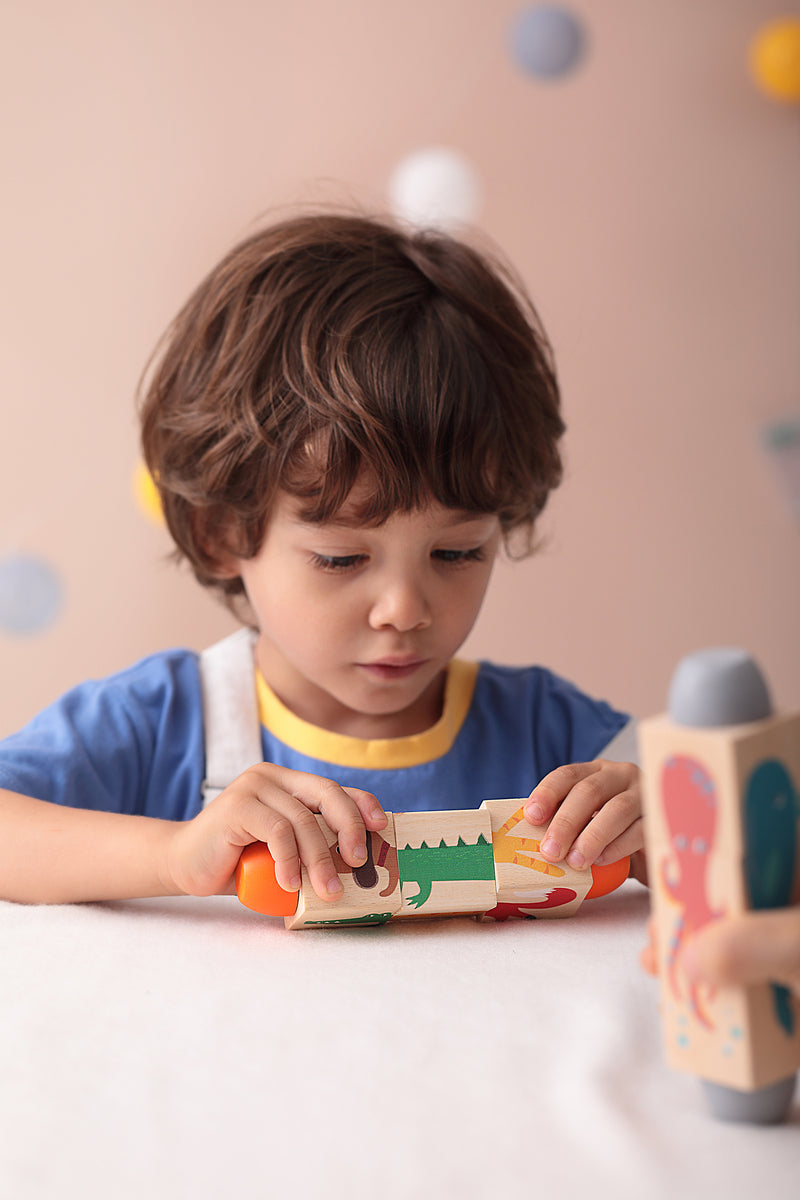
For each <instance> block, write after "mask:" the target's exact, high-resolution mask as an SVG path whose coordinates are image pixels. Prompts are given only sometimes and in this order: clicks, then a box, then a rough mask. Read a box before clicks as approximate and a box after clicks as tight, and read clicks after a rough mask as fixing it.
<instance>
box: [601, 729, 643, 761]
mask: <svg viewBox="0 0 800 1200" xmlns="http://www.w3.org/2000/svg"><path fill="white" fill-rule="evenodd" d="M638 729H639V722H638V721H636V720H630V721H628V724H627V725H623V726H622V729H620V731H619V733H617V734H615V735H614V737H613V738H612V739H611V741H610V742H609V743H608V745H607V746H605V747H604V748H603V749H602V750H601V751H600V753H599V754H598V755H597V758H607V759H609V760H610V761H611V762H631V763H636V765H637V766H638V765H639V746H638V741H637V732H638Z"/></svg>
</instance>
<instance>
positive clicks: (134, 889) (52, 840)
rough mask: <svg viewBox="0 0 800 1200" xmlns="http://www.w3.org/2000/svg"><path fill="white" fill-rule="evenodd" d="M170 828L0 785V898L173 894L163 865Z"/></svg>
mask: <svg viewBox="0 0 800 1200" xmlns="http://www.w3.org/2000/svg"><path fill="white" fill-rule="evenodd" d="M175 826H176V822H174V821H162V820H158V819H156V818H154V817H138V816H128V815H127V814H121V813H108V812H94V811H92V810H88V809H82V808H67V807H65V806H63V805H60V804H50V803H48V802H47V801H44V800H34V799H32V798H31V797H30V796H21V795H19V794H18V793H17V792H7V791H3V790H0V898H2V899H3V900H16V901H18V902H21V903H23V904H25V903H27V904H69V903H72V902H74V901H80V900H124V899H131V898H133V897H135V896H166V895H174V894H176V893H177V889H176V888H175V887H174V885H171V884H170V882H169V879H168V874H167V872H166V871H165V864H166V861H167V854H168V847H169V844H170V842H171V839H172V836H173V833H174V830H175Z"/></svg>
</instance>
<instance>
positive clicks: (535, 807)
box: [525, 804, 544, 825]
mask: <svg viewBox="0 0 800 1200" xmlns="http://www.w3.org/2000/svg"><path fill="white" fill-rule="evenodd" d="M525 819H526V820H527V821H530V823H531V825H541V823H542V821H543V820H544V809H543V808H542V806H541V804H529V805H528V807H527V808H526V809H525Z"/></svg>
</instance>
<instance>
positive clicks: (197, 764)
mask: <svg viewBox="0 0 800 1200" xmlns="http://www.w3.org/2000/svg"><path fill="white" fill-rule="evenodd" d="M257 690H258V696H259V706H260V716H261V721H262V750H263V754H264V760H265V761H267V762H274V763H278V764H280V765H283V766H287V767H291V768H294V769H297V770H302V771H309V772H312V773H313V774H317V775H323V776H325V777H327V778H329V779H334V780H336V782H337V783H340V784H342V785H345V786H347V785H349V786H351V787H359V788H363V789H365V790H366V791H370V792H373V793H374V794H375V795H376V796H377V797H378V799H379V801H380V802H381V804H382V805H383V807H384V809H386V811H388V812H410V811H425V810H443V809H453V808H456V809H457V808H475V807H477V806H478V805H479V804H480V803H481V801H483V800H487V799H501V798H511V797H523V796H527V795H528V794H529V793H530V791H531V790H532V789H533V787H534V786H535V785H536V784H537V783H538V782H539V780H540V779H541V778H542V777H543V776H544V775H546V774H547V773H548V772H549V771H552V770H554V769H555V768H556V767H558V766H561V765H562V764H564V763H567V762H584V761H589V760H591V759H593V758H596V757H597V756H598V755H599V754H600V752H601V751H602V749H603V748H604V747H605V746H606V745H607V743H608V742H609V741H610V740H611V738H612V737H614V735H615V734H616V733H618V732H619V730H620V729H621V728H622V727H623V726H624V725H625V724H626V722H627V720H628V718H627V717H626V716H625V715H624V714H623V713H620V712H617V711H615V710H614V709H612V708H611V707H610V706H609V705H608V704H606V703H605V702H603V701H597V700H593V699H591V698H590V697H588V696H586V695H584V693H582V692H581V691H579V690H578V689H577V688H576V687H574V686H573V685H572V684H571V683H568V682H567V681H565V680H563V679H561V678H559V677H558V676H557V675H554V674H553V673H552V672H551V671H548V670H546V669H545V668H543V667H505V666H497V665H495V664H493V663H487V662H482V663H479V664H477V663H466V662H463V661H460V660H455V661H454V662H453V663H451V665H450V670H449V672H448V682H447V686H446V690H445V702H444V711H443V714H442V717H441V719H440V721H439V722H437V724H436V725H435V726H434V727H433V729H431V730H427V731H425V732H424V733H422V734H417V735H413V736H412V737H405V738H387V739H382V740H378V741H363V740H362V739H359V738H351V737H347V736H343V735H339V734H334V733H330V732H328V731H326V730H321V729H317V728H316V727H314V726H312V725H309V724H308V723H306V722H304V721H301V720H300V719H299V718H297V717H295V716H294V715H293V714H292V713H290V712H289V711H288V710H287V709H285V708H284V706H283V705H282V704H281V703H280V701H279V700H278V698H277V697H276V696H275V694H274V693H273V692H272V691H271V690H270V689H269V687H268V686H267V684H266V683H265V682H264V680H263V678H261V677H260V676H258V677H257ZM204 775H205V745H204V736H203V713H202V699H201V687H200V676H199V667H198V656H197V655H196V654H195V653H193V652H191V651H188V650H170V651H166V652H163V653H160V654H155V655H152V656H150V657H149V658H145V659H143V660H142V661H141V662H139V663H137V664H136V665H135V666H132V667H130V668H128V669H127V670H125V671H121V672H119V673H118V674H116V675H112V676H111V677H109V678H108V679H105V680H100V681H89V682H87V683H83V684H80V685H79V686H78V687H76V688H73V689H72V690H71V691H69V692H67V693H66V695H64V696H63V697H62V698H61V699H60V700H58V701H56V703H55V704H52V705H51V706H50V707H49V708H47V709H45V710H44V711H43V712H41V713H40V714H39V715H38V716H37V717H35V718H34V719H33V720H32V721H31V722H30V724H28V725H26V726H25V727H24V728H23V729H21V730H20V731H19V732H18V733H15V734H12V735H11V736H10V737H8V738H6V739H5V740H3V741H0V787H2V788H7V789H9V790H10V791H15V792H21V793H23V794H24V795H28V796H33V797H35V798H37V799H40V800H50V801H53V802H55V803H58V804H65V805H69V806H72V807H76V808H90V809H98V810H105V811H109V812H121V813H133V814H140V815H145V816H152V817H163V818H167V819H169V820H188V819H190V818H191V817H194V816H195V815H196V814H197V813H198V812H199V810H200V808H201V804H202V799H201V795H202V783H203V778H204Z"/></svg>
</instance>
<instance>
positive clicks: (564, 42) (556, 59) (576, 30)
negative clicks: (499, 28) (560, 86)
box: [509, 4, 586, 79]
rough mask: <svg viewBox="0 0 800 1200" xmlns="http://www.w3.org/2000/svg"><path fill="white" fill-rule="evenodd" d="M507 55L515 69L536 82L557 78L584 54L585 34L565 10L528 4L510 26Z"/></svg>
mask: <svg viewBox="0 0 800 1200" xmlns="http://www.w3.org/2000/svg"><path fill="white" fill-rule="evenodd" d="M509 38H510V43H511V54H512V56H513V58H514V60H515V62H516V63H517V65H518V66H519V67H521V68H522V70H523V71H525V72H527V73H528V74H529V75H534V76H536V78H538V79H559V78H561V77H562V76H564V75H568V74H569V73H570V71H574V70H575V68H576V67H577V66H578V64H579V63H580V61H581V60H582V59H583V57H584V55H585V53H586V34H585V32H584V29H583V26H582V25H581V23H580V21H579V20H578V19H577V17H575V16H574V15H573V14H572V13H571V12H569V10H568V9H566V8H561V7H559V6H558V5H554V4H532V5H530V6H529V7H528V8H523V9H522V10H521V11H520V12H519V13H518V14H517V16H516V17H515V18H514V20H513V21H512V23H511V28H510V31H509Z"/></svg>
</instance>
